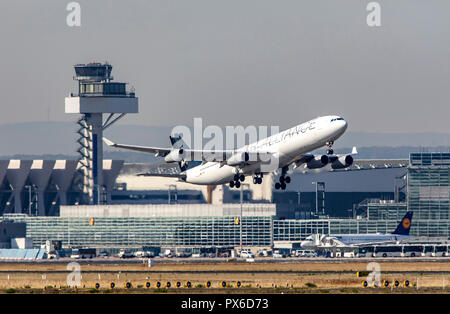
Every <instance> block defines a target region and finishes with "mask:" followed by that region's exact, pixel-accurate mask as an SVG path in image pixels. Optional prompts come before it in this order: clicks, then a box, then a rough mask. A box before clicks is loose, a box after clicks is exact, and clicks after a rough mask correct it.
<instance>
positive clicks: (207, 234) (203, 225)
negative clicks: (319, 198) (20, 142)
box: [11, 215, 272, 247]
mask: <svg viewBox="0 0 450 314" xmlns="http://www.w3.org/2000/svg"><path fill="white" fill-rule="evenodd" d="M11 218H12V217H11ZM235 218H236V217H234V216H233V217H97V218H94V219H91V221H90V218H87V217H27V216H25V215H17V216H16V217H14V218H13V219H14V221H16V222H26V224H27V237H30V238H32V239H33V242H34V244H35V245H42V244H45V241H46V240H61V241H62V244H63V245H65V246H84V247H140V246H166V247H212V246H216V247H221V246H224V247H226V246H239V244H240V226H239V223H236V221H235ZM271 231H272V218H271V217H257V216H256V217H242V243H243V245H246V246H270V245H271V243H272V232H271Z"/></svg>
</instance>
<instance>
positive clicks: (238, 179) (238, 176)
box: [230, 174, 245, 189]
mask: <svg viewBox="0 0 450 314" xmlns="http://www.w3.org/2000/svg"><path fill="white" fill-rule="evenodd" d="M244 181H245V176H244V175H243V174H235V175H234V178H233V181H230V188H234V187H236V188H237V189H239V188H240V187H241V182H244Z"/></svg>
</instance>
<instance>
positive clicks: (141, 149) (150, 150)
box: [103, 137, 172, 157]
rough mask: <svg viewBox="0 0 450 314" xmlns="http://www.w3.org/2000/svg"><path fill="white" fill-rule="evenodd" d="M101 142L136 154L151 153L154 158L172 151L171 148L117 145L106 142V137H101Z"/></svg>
mask: <svg viewBox="0 0 450 314" xmlns="http://www.w3.org/2000/svg"><path fill="white" fill-rule="evenodd" d="M103 141H104V142H105V143H106V145H108V146H110V147H117V148H123V149H128V150H134V151H138V152H144V153H152V154H155V156H157V157H158V156H161V157H164V156H166V155H167V154H169V153H170V151H171V150H172V149H171V148H160V147H148V146H136V145H125V144H117V143H114V142H112V141H110V140H108V139H107V138H106V137H103Z"/></svg>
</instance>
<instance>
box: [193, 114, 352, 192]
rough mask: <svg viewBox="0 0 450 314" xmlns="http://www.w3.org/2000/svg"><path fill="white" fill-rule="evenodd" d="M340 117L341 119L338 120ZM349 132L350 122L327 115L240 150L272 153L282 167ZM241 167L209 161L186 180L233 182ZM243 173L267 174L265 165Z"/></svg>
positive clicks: (247, 168) (247, 167)
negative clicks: (346, 131)
mask: <svg viewBox="0 0 450 314" xmlns="http://www.w3.org/2000/svg"><path fill="white" fill-rule="evenodd" d="M336 118H339V120H336ZM346 129H347V122H346V121H345V120H343V119H342V118H341V117H339V116H325V117H319V118H316V119H313V120H311V121H308V122H305V123H302V124H300V125H297V126H295V127H293V128H290V129H288V130H285V131H283V132H280V133H277V134H275V135H272V136H270V137H267V138H265V139H262V140H260V141H258V142H256V143H253V144H250V145H246V146H244V147H241V148H239V149H238V150H237V151H246V152H252V151H254V152H256V151H259V152H262V151H264V152H269V153H272V154H273V155H274V156H276V157H277V162H278V167H277V168H282V167H284V166H286V165H289V164H291V163H292V162H294V161H296V160H298V159H299V158H301V157H302V156H303V155H304V154H306V153H309V152H311V151H313V150H315V149H318V148H320V147H323V146H324V145H325V144H326V143H327V142H332V141H335V140H337V139H338V138H339V137H340V136H341V135H342V134H344V132H345V130H346ZM236 171H237V168H236V167H234V166H229V165H223V164H221V163H220V162H206V163H204V164H202V165H199V166H197V167H194V168H191V169H188V170H186V177H185V181H186V182H188V183H192V184H201V185H217V184H224V183H228V182H230V181H231V180H232V179H233V177H234V176H235V174H236ZM239 171H240V173H243V174H245V175H252V174H257V173H261V172H264V171H263V170H262V168H261V163H257V162H256V163H251V164H248V165H243V166H242V167H239Z"/></svg>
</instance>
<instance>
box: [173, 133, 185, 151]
mask: <svg viewBox="0 0 450 314" xmlns="http://www.w3.org/2000/svg"><path fill="white" fill-rule="evenodd" d="M169 138H170V143H171V144H172V147H173V148H184V149H187V148H190V147H189V146H188V145H187V144H186V143H185V142H184V141H183V134H180V133H174V134H172V135H170V136H169Z"/></svg>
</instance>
